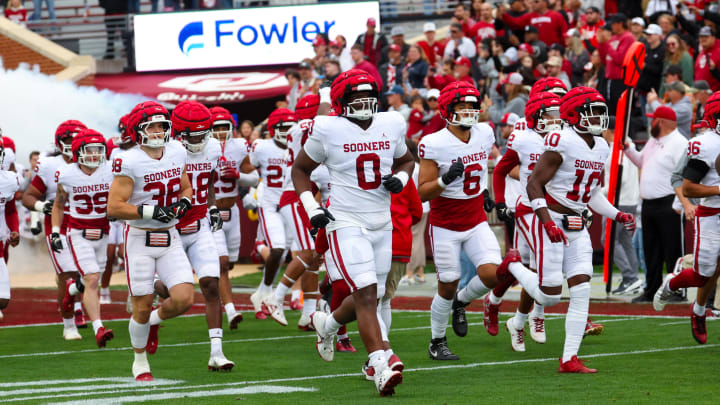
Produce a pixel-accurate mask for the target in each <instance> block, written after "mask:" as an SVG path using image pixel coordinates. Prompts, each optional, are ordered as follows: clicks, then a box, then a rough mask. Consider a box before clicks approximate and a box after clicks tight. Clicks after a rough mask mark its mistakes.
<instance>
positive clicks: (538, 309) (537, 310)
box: [530, 302, 545, 319]
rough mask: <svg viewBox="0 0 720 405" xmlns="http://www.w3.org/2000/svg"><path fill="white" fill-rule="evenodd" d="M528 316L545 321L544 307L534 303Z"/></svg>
mask: <svg viewBox="0 0 720 405" xmlns="http://www.w3.org/2000/svg"><path fill="white" fill-rule="evenodd" d="M530 314H532V316H534V317H535V318H542V319H545V306H544V305H540V304H538V303H537V302H536V303H535V305H533V309H532V311H530Z"/></svg>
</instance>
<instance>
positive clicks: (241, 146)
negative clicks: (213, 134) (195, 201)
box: [213, 138, 250, 200]
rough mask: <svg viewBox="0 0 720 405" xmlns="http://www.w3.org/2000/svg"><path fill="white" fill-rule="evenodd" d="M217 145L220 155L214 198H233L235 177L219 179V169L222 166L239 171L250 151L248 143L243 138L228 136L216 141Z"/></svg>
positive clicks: (235, 185)
mask: <svg viewBox="0 0 720 405" xmlns="http://www.w3.org/2000/svg"><path fill="white" fill-rule="evenodd" d="M213 139H214V138H213ZM216 141H217V140H216ZM218 145H219V146H220V153H221V157H220V160H219V162H218V168H217V176H216V179H215V198H217V199H218V200H221V199H223V198H235V197H237V195H238V184H237V179H235V180H221V179H220V170H221V169H223V168H224V167H233V168H235V170H237V171H240V166H241V165H242V162H243V160H245V157H246V156H247V155H248V153H249V151H250V150H249V147H248V143H247V141H246V140H245V138H230V139H228V140H226V141H225V142H220V141H218Z"/></svg>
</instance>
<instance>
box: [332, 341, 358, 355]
mask: <svg viewBox="0 0 720 405" xmlns="http://www.w3.org/2000/svg"><path fill="white" fill-rule="evenodd" d="M335 350H336V351H338V352H345V353H355V352H357V349H355V346H353V345H352V342H351V341H350V338H344V339H338V341H337V343H336V344H335Z"/></svg>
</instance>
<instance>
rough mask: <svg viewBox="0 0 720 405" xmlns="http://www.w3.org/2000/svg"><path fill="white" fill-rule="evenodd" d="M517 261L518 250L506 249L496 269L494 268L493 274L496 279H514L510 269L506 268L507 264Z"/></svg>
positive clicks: (518, 256)
mask: <svg viewBox="0 0 720 405" xmlns="http://www.w3.org/2000/svg"><path fill="white" fill-rule="evenodd" d="M519 261H520V252H518V251H517V250H516V249H510V250H508V251H507V253H505V257H504V258H503V261H502V262H501V263H500V264H499V265H498V267H497V270H495V275H496V276H497V279H498V281H499V282H506V281H508V280H515V276H513V275H512V273H511V272H510V269H508V266H509V265H510V263H514V262H519Z"/></svg>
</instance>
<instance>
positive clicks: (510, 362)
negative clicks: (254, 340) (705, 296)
mask: <svg viewBox="0 0 720 405" xmlns="http://www.w3.org/2000/svg"><path fill="white" fill-rule="evenodd" d="M718 346H720V343H718V344H710V345H702V346H698V345H695V346H679V347H668V348H657V349H646V350H634V351H628V352H616V353H597V354H588V355H583V356H582V357H583V358H584V359H585V358H595V357H612V356H627V355H638V354H647V353H662V352H672V351H680V350H698V349H704V348H708V347H718ZM547 361H553V362H555V361H558V359H557V357H547V358H538V359H521V360H507V361H492V362H483V363H471V364H452V365H446V366H437V367H419V368H411V369H405V370H404V371H403V372H406V373H408V372H417V371H436V370H446V369H462V368H475V367H482V366H503V365H513V364H523V363H540V362H547ZM344 377H360V374H359V373H344V374H327V375H317V376H305V377H294V378H277V379H272V380H260V381H239V382H234V383H220V384H204V385H195V386H179V387H164V388H162V389H163V390H166V391H171V390H189V389H206V388H216V387H223V386H238V385H255V384H269V383H282V382H299V381H308V380H324V379H330V378H344ZM145 391H157V389H156V388H153V387H150V388H142V389H130V390H114V391H105V392H103V394H117V393H125V392H135V393H137V392H145ZM211 392H216V391H211ZM179 394H183V395H190V394H195V392H181V393H178V395H179ZM198 394H199V395H204V396H207V395H208V391H200V392H199V393H198ZM83 395H92V396H93V397H94V398H93V401H94V402H92V403H93V404H95V403H98V402H103V403H105V401H106V400H108V401H111V400H112V399H113V398H112V397H108V398H100V397H99V393H98V392H96V391H93V392H86V393H72V394H63V395H43V396H35V397H24V398H13V399H9V400H6V401H5V402H20V401H28V400H33V399H51V398H60V397H64V398H67V397H76V396H83ZM180 397H181V396H178V398H180ZM133 398H135V397H134V396H133ZM84 403H90V402H84Z"/></svg>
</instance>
